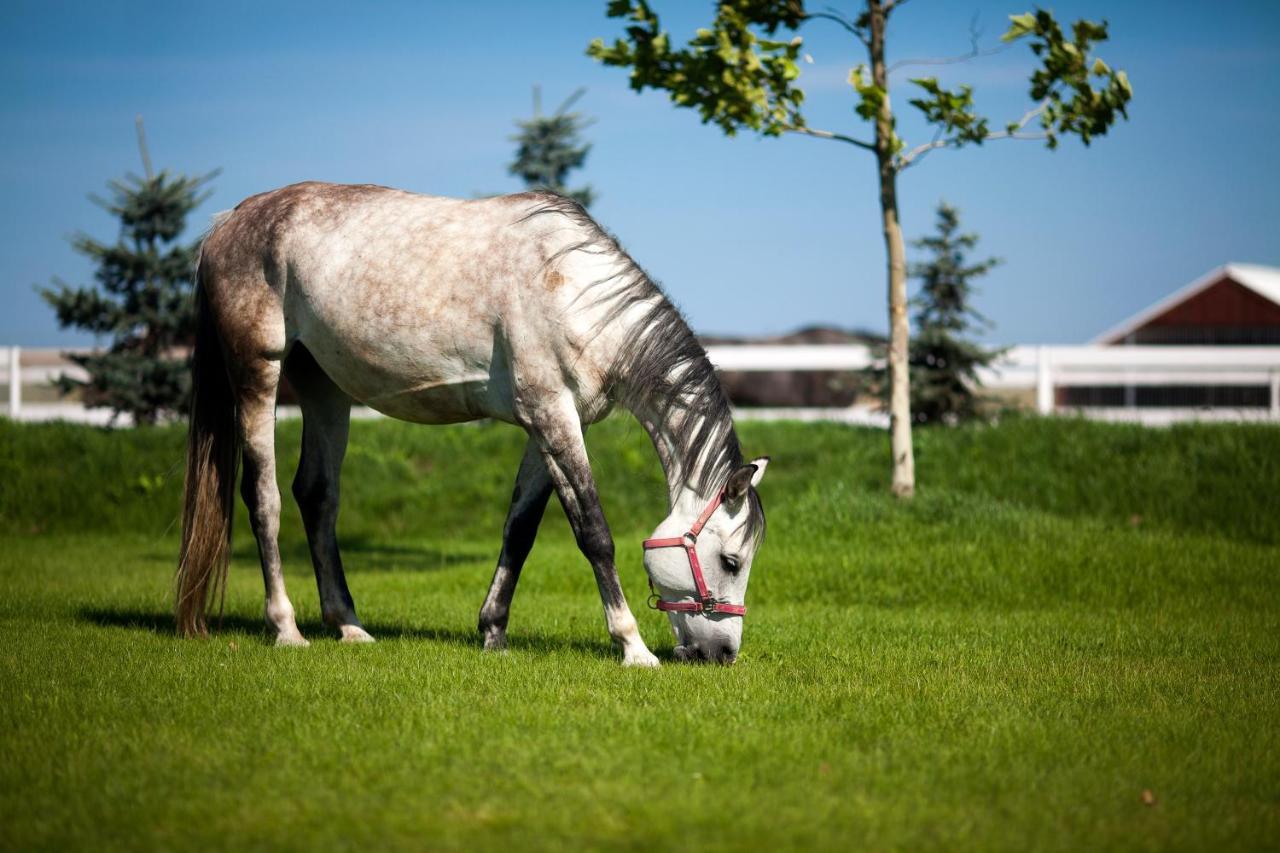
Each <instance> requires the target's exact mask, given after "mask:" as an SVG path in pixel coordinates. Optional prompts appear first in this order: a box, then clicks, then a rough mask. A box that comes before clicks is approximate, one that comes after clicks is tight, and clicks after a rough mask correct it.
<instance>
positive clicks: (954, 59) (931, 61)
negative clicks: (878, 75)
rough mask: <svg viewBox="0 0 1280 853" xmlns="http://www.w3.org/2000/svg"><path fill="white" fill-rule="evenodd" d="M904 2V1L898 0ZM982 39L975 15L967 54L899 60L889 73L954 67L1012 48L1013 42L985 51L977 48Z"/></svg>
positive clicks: (972, 20) (970, 28)
mask: <svg viewBox="0 0 1280 853" xmlns="http://www.w3.org/2000/svg"><path fill="white" fill-rule="evenodd" d="M900 2H905V0H900ZM981 37H982V30H980V29H978V17H977V15H975V16H974V17H973V18H971V19H970V20H969V52H968V53H962V54H960V55H958V56H943V57H930V58H927V59H900V60H898V61H897V62H895V63H893V64H892V65H890V66H889V72H888V73H890V74H892V73H893V72H895V71H897V70H898V69H899V68H906V67H908V66H911V65H955V64H956V63H959V62H969V61H970V60H973V59H977V58H978V57H980V56H991V55H993V54H996V53H1000V52H1002V51H1005V50H1008V49H1009V48H1011V47H1013V42H1007V43H1005V44H1001V45H997V46H995V47H992V48H988V49H986V50H982V49H981V48H980V47H978V40H979V39H980V38H981Z"/></svg>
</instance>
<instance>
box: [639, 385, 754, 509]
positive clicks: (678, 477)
mask: <svg viewBox="0 0 1280 853" xmlns="http://www.w3.org/2000/svg"><path fill="white" fill-rule="evenodd" d="M632 413H633V414H634V415H635V416H636V419H637V420H639V421H640V423H641V425H643V426H644V428H645V431H646V432H648V433H649V438H650V439H651V440H652V441H653V447H654V449H655V450H656V451H657V453H658V459H659V461H661V463H662V469H663V472H664V473H665V474H666V479H667V496H668V508H669V510H676V509H681V510H685V511H687V512H689V513H692V514H693V515H697V514H698V513H700V512H701V511H702V509H703V508H704V507H705V506H706V504H707V502H708V501H710V500H711V498H712V497H713V496H714V494H715V491H716V489H718V488H719V487H720V486H721V485H723V484H722V483H719V482H711V483H710V485H709V487H708V486H707V485H705V483H706V480H707V478H706V477H704V476H703V475H704V473H706V468H707V466H714V465H716V464H717V463H718V460H716V459H713V458H712V455H713V454H712V452H711V451H712V448H711V447H705V448H695V447H690V446H689V443H688V442H689V437H690V436H691V435H695V434H697V433H698V432H699V430H698V429H697V425H698V423H697V422H698V421H700V420H701V419H702V418H704V417H706V416H705V415H701V414H698V413H695V412H691V411H690V410H689V409H688V408H686V407H683V406H680V405H675V406H665V405H661V404H660V403H656V402H654V401H643V402H642V403H640V404H639V405H636V406H634V407H633V409H632ZM716 429H717V431H719V430H726V431H732V430H733V422H732V420H729V419H728V418H725V419H724V420H723V422H721V423H719V424H717V425H716ZM681 460H693V461H692V463H691V464H689V465H687V466H686V465H682V464H681ZM686 469H687V470H686Z"/></svg>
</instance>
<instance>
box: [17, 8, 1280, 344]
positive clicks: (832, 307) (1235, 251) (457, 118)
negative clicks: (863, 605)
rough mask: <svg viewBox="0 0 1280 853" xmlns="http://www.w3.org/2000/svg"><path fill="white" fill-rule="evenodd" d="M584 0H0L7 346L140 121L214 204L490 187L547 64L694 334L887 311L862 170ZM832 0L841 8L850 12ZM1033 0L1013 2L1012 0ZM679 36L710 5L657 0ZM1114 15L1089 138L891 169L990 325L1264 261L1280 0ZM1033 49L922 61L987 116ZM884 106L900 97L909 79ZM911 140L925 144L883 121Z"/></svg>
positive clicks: (200, 215) (1021, 92)
mask: <svg viewBox="0 0 1280 853" xmlns="http://www.w3.org/2000/svg"><path fill="white" fill-rule="evenodd" d="M604 5H605V4H604V0H564V2H556V1H554V0H540V2H537V3H527V2H500V0H490V2H485V3H470V2H466V3H464V2H457V3H442V2H440V3H425V2H424V3H380V2H368V3H359V4H357V3H328V2H321V0H307V2H284V0H276V1H275V2H265V3H264V2H236V0H224V2H221V3H217V4H211V3H200V4H195V3H178V2H172V0H171V2H155V3H149V2H148V3H143V2H117V3H110V4H107V3H69V2H67V3H63V2H50V0H44V2H34V3H25V2H13V0H6V2H5V3H4V4H3V7H2V8H0V117H2V124H3V127H4V130H5V132H4V133H3V134H0V211H3V226H4V227H3V229H0V344H7V343H18V344H22V345H25V346H38V345H70V344H74V343H85V342H87V341H88V339H86V338H84V337H83V336H80V335H77V334H75V333H73V332H69V331H59V330H58V329H57V326H56V323H55V321H54V319H53V316H52V313H51V312H50V310H49V309H48V308H47V307H46V306H45V305H44V304H43V303H42V302H41V301H40V299H39V298H38V296H36V294H35V291H34V287H35V285H37V284H42V283H45V282H47V281H48V280H49V278H50V277H51V276H55V275H56V276H60V277H62V278H64V279H66V280H68V281H72V282H83V281H87V280H88V279H89V275H90V273H91V269H90V267H89V265H88V264H87V262H86V261H84V260H83V259H81V258H79V257H78V256H77V255H75V254H74V253H73V252H72V251H71V250H70V248H69V246H68V245H67V240H66V238H67V237H68V236H69V235H71V234H73V233H75V232H77V231H78V230H84V231H87V232H88V233H90V234H92V235H95V236H97V237H100V238H103V239H110V238H111V237H112V236H113V235H114V233H115V228H114V226H113V223H112V221H111V220H110V218H109V217H108V216H107V214H105V213H104V212H103V211H101V210H100V209H99V208H97V207H95V206H94V205H93V204H92V203H90V202H89V201H88V200H87V199H86V195H87V194H88V193H90V192H100V191H101V190H102V187H103V184H104V182H105V181H106V180H108V179H110V178H113V177H117V176H119V175H120V174H122V173H123V172H124V171H126V170H134V171H137V170H138V169H139V161H138V154H137V150H136V146H135V142H134V136H133V117H134V115H135V114H138V113H141V114H142V115H143V116H144V117H145V119H146V123H147V130H148V137H149V141H150V147H151V153H152V158H153V159H154V161H155V162H156V164H157V166H165V167H168V168H170V169H174V170H179V171H186V172H191V173H199V172H205V171H208V170H211V169H214V168H218V167H220V168H221V169H222V170H223V171H222V174H221V176H220V177H219V178H218V179H217V181H216V183H215V184H214V189H215V190H216V192H215V194H214V196H213V198H212V199H211V200H210V201H209V202H208V203H206V205H205V206H204V207H203V208H201V209H200V210H199V211H197V213H196V215H195V217H194V219H193V220H192V225H193V228H192V234H193V235H194V234H195V233H196V232H197V231H198V230H199V229H202V228H203V227H204V225H205V224H206V223H207V221H208V217H209V215H210V214H212V213H213V212H215V211H217V210H222V209H225V208H229V207H232V206H234V205H235V204H236V202H238V201H239V200H240V199H241V198H243V197H245V196H247V195H250V194H252V193H255V192H259V191H261V190H264V189H268V188H271V187H276V186H280V185H283V184H287V183H291V182H294V181H298V180H305V179H321V180H330V181H346V182H372V183H381V184H388V185H392V186H398V187H403V188H406V189H411V190H415V191H419V192H426V193H435V194H442V195H460V196H470V195H473V194H476V193H492V192H503V191H512V190H516V189H518V188H519V186H518V183H517V181H516V179H514V178H511V177H509V176H508V175H507V174H506V164H507V163H508V162H509V161H510V159H511V154H512V144H511V142H510V138H509V137H510V135H511V133H512V132H513V124H512V123H513V120H514V119H515V118H517V117H520V116H524V115H526V114H528V112H529V110H530V87H531V85H532V84H534V83H540V84H541V85H542V87H543V89H544V92H545V100H546V101H547V102H548V103H551V104H554V103H556V102H558V100H559V99H560V98H562V97H564V96H566V95H568V94H569V93H570V92H572V91H573V90H574V89H575V88H576V87H578V86H586V87H587V89H588V92H587V94H586V96H585V97H584V98H583V99H582V100H581V102H580V107H581V109H582V110H583V111H584V112H586V113H588V114H590V115H591V116H593V117H594V118H595V119H596V124H595V125H594V126H592V127H591V129H590V130H589V131H588V136H589V138H590V140H591V141H592V142H593V144H594V146H595V147H594V149H593V151H592V154H591V156H590V159H589V160H588V163H587V169H586V170H585V172H584V173H582V177H581V179H580V180H586V181H590V182H591V183H592V184H593V185H594V186H595V188H596V190H597V191H598V193H599V201H598V202H597V204H596V205H595V207H594V208H593V213H594V214H595V215H596V217H597V218H598V219H600V220H601V221H602V222H603V223H604V224H605V225H606V226H607V227H609V228H610V229H611V230H613V231H614V232H615V233H616V234H617V235H618V236H619V237H620V238H621V240H622V241H623V243H624V245H626V246H627V248H628V249H629V250H630V252H631V253H632V254H633V255H634V256H635V257H636V259H637V260H638V261H639V262H640V263H641V264H642V265H644V266H645V267H646V268H647V269H648V270H649V271H650V273H651V274H652V275H653V276H654V277H655V278H656V279H658V280H659V281H660V282H662V284H663V285H664V287H665V288H666V289H667V291H668V293H669V294H671V296H672V297H673V299H674V300H675V301H676V302H677V303H679V304H680V305H681V307H683V308H684V310H685V311H686V313H687V314H688V315H689V317H690V319H691V321H692V323H693V325H694V326H695V328H697V329H699V330H701V331H707V332H721V333H768V332H783V331H787V330H790V329H793V328H795V327H798V326H801V325H805V324H810V323H834V324H839V325H844V326H855V327H865V328H872V329H883V328H884V327H885V325H886V324H885V320H884V315H885V298H884V274H883V266H884V254H883V248H882V244H881V240H880V234H879V224H878V222H879V219H878V216H879V214H878V208H877V202H876V190H875V176H874V166H873V161H872V159H871V158H870V156H869V155H867V154H866V153H864V152H861V151H858V150H855V149H852V148H850V147H848V146H844V145H840V144H836V143H830V142H824V141H818V140H812V139H805V138H786V139H781V140H778V139H764V140H761V139H756V138H753V137H748V136H740V137H736V138H733V139H729V138H725V137H724V136H722V135H721V134H720V133H719V132H718V131H717V130H715V129H713V128H712V127H709V126H703V125H701V124H700V123H699V122H698V120H697V116H696V115H695V114H693V113H692V112H690V111H687V110H676V109H674V108H673V107H672V106H671V105H670V104H669V103H668V102H667V100H666V98H665V96H663V95H662V94H660V93H654V92H648V93H646V94H644V95H636V94H634V93H633V92H631V91H630V90H629V89H628V88H627V85H626V76H625V73H624V72H622V71H620V70H618V69H606V68H602V67H600V66H598V65H597V64H596V63H594V62H593V61H591V60H590V59H588V58H587V57H586V56H585V55H584V53H583V51H584V48H585V46H586V45H587V43H588V42H589V41H590V40H591V38H592V37H594V36H606V37H612V36H613V35H614V34H616V33H617V32H619V31H620V27H619V26H618V24H617V23H616V22H613V21H610V20H608V19H607V18H606V17H605V16H604ZM836 5H841V6H850V5H851V4H850V3H848V2H845V3H838V2H837V3H836ZM1027 5H1028V6H1029V4H1027ZM655 6H656V8H657V9H658V11H659V12H660V13H661V14H662V15H663V18H664V23H665V24H666V25H667V27H668V28H669V29H670V30H672V32H673V34H676V35H679V36H687V35H688V34H691V33H692V30H693V29H694V28H695V27H696V26H698V25H699V24H700V23H701V22H704V21H705V20H707V19H709V16H710V9H711V3H710V2H696V3H695V2H688V1H687V0H657V1H656V2H655ZM1052 8H1053V9H1054V11H1055V12H1056V13H1057V14H1058V16H1059V18H1061V19H1074V18H1077V17H1089V18H1095V19H1097V18H1106V19H1108V20H1109V21H1110V23H1111V27H1112V40H1111V42H1110V43H1108V44H1107V45H1104V46H1103V49H1102V51H1101V53H1102V55H1103V56H1104V57H1105V58H1106V59H1107V60H1108V61H1109V62H1111V64H1112V65H1114V66H1117V67H1121V68H1124V69H1126V70H1127V71H1128V73H1129V75H1130V78H1131V79H1132V81H1133V84H1134V89H1135V96H1134V101H1133V104H1132V108H1131V111H1130V116H1131V120H1130V121H1129V122H1128V123H1125V124H1122V125H1120V126H1119V127H1117V128H1116V129H1115V131H1114V132H1113V133H1112V134H1111V135H1110V136H1108V137H1106V138H1103V139H1100V140H1098V141H1097V142H1096V143H1095V144H1094V146H1093V147H1092V148H1090V149H1084V148H1083V147H1082V146H1080V145H1079V143H1077V142H1075V141H1068V142H1066V143H1065V144H1064V146H1063V147H1062V148H1061V149H1060V150H1059V151H1057V152H1049V151H1046V150H1045V149H1044V148H1043V147H1042V146H1041V145H1040V144H1038V143H1031V142H1004V143H998V144H997V143H993V144H990V145H988V146H985V147H983V148H981V149H968V150H964V151H960V152H951V151H944V152H938V153H935V154H932V155H930V156H929V157H928V158H926V160H925V161H924V162H923V163H922V164H921V165H920V166H918V167H916V168H913V169H911V170H909V171H908V172H907V173H906V174H905V175H904V176H903V178H902V180H901V185H900V193H901V197H902V198H901V206H902V217H903V222H904V226H905V229H906V231H907V234H908V235H918V234H920V233H922V232H924V231H926V230H927V229H929V228H930V226H931V224H932V208H933V206H934V205H935V204H936V203H937V201H938V200H939V199H941V198H945V199H946V200H948V201H950V202H951V203H953V204H955V205H957V206H958V207H960V208H961V210H962V213H963V215H964V219H965V222H966V224H967V225H968V227H970V228H972V229H973V230H976V231H978V232H980V233H981V235H982V238H983V243H982V247H981V248H983V249H984V250H985V251H986V252H988V253H990V254H993V255H998V256H1000V257H1002V258H1004V259H1005V264H1004V265H1003V266H1001V267H1000V268H998V269H997V270H996V271H995V272H993V273H992V274H991V275H990V276H989V277H988V279H987V280H986V281H985V282H984V283H983V286H982V290H981V293H980V295H979V297H978V307H979V308H980V309H982V310H983V311H984V312H985V313H986V314H987V315H988V316H990V317H991V318H992V319H993V320H994V321H995V323H996V328H995V329H994V331H992V332H991V333H990V335H989V337H990V338H991V339H992V340H995V341H1001V342H1008V343H1041V342H1053V343H1065V342H1078V341H1084V340H1087V339H1088V338H1090V337H1092V336H1093V335H1094V334H1096V333H1098V332H1100V331H1102V330H1104V329H1106V328H1107V327H1109V326H1111V325H1113V324H1114V323H1116V322H1117V321H1119V320H1120V319H1122V318H1123V317H1125V316H1127V315H1128V314H1130V313H1132V312H1133V311H1136V310H1137V309H1139V308H1142V307H1144V306H1145V305H1147V304H1149V303H1150V302H1152V301H1154V300H1155V299H1157V298H1158V297H1160V296H1162V295H1164V294H1165V293H1167V292H1169V291H1171V290H1173V289H1174V288H1176V287H1178V286H1180V285H1182V284H1184V283H1186V282H1188V281H1190V280H1192V279H1194V278H1196V277H1197V276H1199V275H1201V274H1202V273H1204V272H1206V271H1207V270H1209V269H1210V268H1212V267H1214V266H1216V265H1218V264H1221V263H1224V262H1226V261H1245V262H1253V263H1263V264H1273V265H1277V266H1280V164H1278V162H1277V155H1276V153H1275V152H1276V150H1277V145H1278V143H1277V140H1278V139H1280V109H1277V107H1280V95H1277V93H1278V92H1280V3H1275V2H1243V0H1238V1H1237V2H1230V3H1223V4H1205V3H1199V2H1169V3H1161V4H1153V3H1149V2H1135V0H1112V2H1102V0H1084V1H1083V2H1059V3H1055V4H1052ZM1019 11H1024V8H1023V4H1021V3H1019V2H1017V0H1006V1H1005V2H986V0H969V2H965V1H964V0H911V2H909V3H908V4H907V5H905V6H904V7H903V8H902V9H901V10H900V11H899V12H898V13H897V14H896V16H895V18H894V20H893V22H892V26H891V31H890V42H889V43H890V54H891V59H895V58H896V59H902V58H910V57H920V56H939V55H949V54H955V53H960V52H963V51H964V50H965V49H966V48H967V46H968V35H967V33H968V28H969V21H970V19H971V18H973V17H974V16H975V15H976V16H977V20H978V22H979V25H980V26H981V27H982V28H983V29H984V30H985V36H984V42H986V43H992V44H993V43H995V42H996V40H997V38H998V36H999V34H1000V33H1001V32H1002V31H1003V29H1004V22H1005V19H1006V16H1007V15H1008V14H1009V13H1010V12H1019ZM802 35H804V37H805V41H806V45H807V50H808V52H809V53H810V54H811V55H812V56H813V59H814V63H813V64H812V65H809V66H806V68H805V75H804V76H803V77H802V83H803V84H804V85H805V86H806V88H807V91H808V93H809V107H810V109H809V110H808V113H809V120H810V123H811V124H812V125H814V126H817V127H825V128H829V129H833V130H842V131H846V132H852V133H853V134H854V135H861V136H866V135H867V131H866V129H865V128H864V127H863V126H861V125H860V123H859V121H858V119H857V117H856V116H854V115H853V113H852V111H851V106H852V103H853V102H852V99H851V98H850V96H849V93H848V90H847V87H846V86H845V84H844V79H845V75H846V73H847V70H848V68H849V67H850V66H851V65H852V64H854V63H855V62H857V61H859V60H860V59H861V57H860V54H859V50H860V45H858V44H856V43H851V42H850V41H849V39H848V37H847V36H846V35H845V34H844V33H843V32H842V31H840V30H839V29H838V28H836V27H834V26H833V25H829V24H824V23H823V22H820V21H819V22H814V23H812V24H809V25H807V26H806V27H805V28H804V29H803V30H802ZM1030 68H1031V57H1030V54H1029V52H1028V51H1027V50H1026V48H1025V47H1018V48H1015V49H1013V50H1009V51H1006V52H1004V53H1000V54H998V55H995V56H992V57H987V58H985V59H982V60H978V61H975V62H973V63H970V64H964V65H955V66H948V67H944V68H938V69H934V70H923V73H938V76H940V77H941V78H943V79H944V80H945V81H950V82H952V83H957V82H970V83H972V84H973V85H974V87H975V89H976V93H977V99H978V104H979V106H980V107H981V108H982V109H983V110H985V111H986V112H987V113H988V114H990V115H991V116H992V117H993V118H996V119H1000V120H1004V119H1005V118H1007V117H1016V116H1017V115H1020V114H1021V113H1022V111H1023V110H1024V109H1025V108H1026V106H1027V102H1026V100H1025V99H1026V94H1025V90H1026V76H1027V74H1028V72H1029V70H1030ZM921 71H922V70H920V69H914V70H913V69H909V70H908V71H906V72H904V73H900V74H898V75H897V76H896V77H895V79H894V83H895V85H897V86H898V87H899V88H898V89H897V90H896V91H897V97H896V103H897V105H898V107H899V110H900V112H903V113H906V112H907V110H908V109H909V108H907V107H906V106H905V101H906V89H905V87H904V86H903V84H905V80H906V77H907V76H910V75H911V74H918V73H921ZM902 131H903V134H904V135H905V136H906V137H907V138H908V141H911V140H920V139H922V138H923V136H924V134H923V132H922V130H921V128H920V127H919V125H918V124H916V123H914V122H912V121H911V120H910V119H909V118H907V117H905V116H904V120H903V122H902Z"/></svg>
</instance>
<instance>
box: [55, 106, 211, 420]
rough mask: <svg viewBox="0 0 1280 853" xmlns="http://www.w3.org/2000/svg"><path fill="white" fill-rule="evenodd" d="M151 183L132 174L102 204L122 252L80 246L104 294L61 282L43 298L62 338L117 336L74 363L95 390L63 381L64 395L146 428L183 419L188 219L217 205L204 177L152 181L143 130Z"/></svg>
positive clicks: (190, 315) (91, 243) (83, 239)
mask: <svg viewBox="0 0 1280 853" xmlns="http://www.w3.org/2000/svg"><path fill="white" fill-rule="evenodd" d="M139 145H140V147H141V149H142V159H143V165H144V167H145V171H146V176H145V177H139V176H138V175H135V174H132V173H129V174H127V175H126V176H125V178H124V179H123V180H113V181H110V182H108V184H107V186H108V188H109V190H110V197H109V198H108V199H102V198H99V197H97V196H93V195H91V196H90V197H89V198H90V200H92V201H93V202H94V203H96V204H98V205H100V206H101V207H103V208H105V209H106V210H108V211H109V212H110V213H111V214H112V215H113V216H116V217H118V218H119V220H120V233H119V235H118V236H117V237H116V240H115V242H114V243H103V242H100V241H98V240H95V239H93V238H92V237H90V236H88V235H87V234H84V233H81V234H78V235H76V236H75V237H73V238H72V240H71V244H72V246H73V247H74V248H75V250H76V251H77V252H79V253H81V254H82V255H85V256H87V257H89V258H92V259H93V261H94V263H95V264H96V265H97V271H96V272H95V273H94V278H95V279H96V282H97V283H96V285H91V286H87V287H73V286H70V285H68V284H66V283H64V282H62V281H60V280H58V279H54V281H53V286H52V287H48V288H43V289H42V290H41V295H42V296H43V297H44V299H45V301H46V302H48V303H49V304H50V305H51V306H53V309H54V311H56V312H57V315H58V323H59V325H60V326H61V327H62V328H67V327H68V326H74V327H76V328H79V329H85V330H88V331H90V332H93V333H94V334H95V335H109V336H110V337H111V343H110V345H109V346H108V347H107V348H106V349H105V350H102V351H100V352H95V353H91V354H87V355H78V354H77V355H70V356H69V357H70V358H71V360H72V361H74V362H76V363H77V364H79V365H81V366H82V367H83V368H84V369H85V370H86V371H88V373H89V379H88V381H85V382H82V381H79V380H75V379H68V378H65V377H64V378H62V379H60V380H59V386H60V388H61V390H62V392H63V393H70V392H72V391H75V390H80V391H81V392H82V393H83V397H84V401H85V404H86V405H89V406H95V407H101V408H111V409H113V410H114V411H115V412H116V414H117V415H118V414H122V413H127V414H129V415H132V416H133V418H134V422H135V423H137V424H153V423H155V422H156V421H157V420H159V419H160V418H161V417H163V416H165V415H169V414H174V413H177V412H181V411H184V410H185V409H186V405H187V396H188V393H189V391H190V368H189V356H188V355H187V353H188V351H189V348H190V346H191V344H192V342H193V341H194V337H195V315H194V310H193V309H194V306H193V304H192V295H191V281H192V273H193V270H194V263H195V253H196V249H197V245H198V244H197V243H180V242H178V238H179V237H180V236H181V234H182V232H183V229H184V228H185V226H186V219H187V214H189V213H190V212H191V211H192V210H193V209H195V207H196V206H197V205H199V204H200V203H201V202H203V201H204V200H205V199H206V198H207V197H208V192H201V188H202V187H203V186H204V185H205V184H206V183H207V182H208V181H209V180H211V179H212V178H213V177H214V175H215V174H216V173H210V174H208V175H203V176H200V177H188V176H186V175H181V174H170V173H169V172H168V171H167V170H161V171H160V172H159V173H158V174H153V173H152V171H151V164H150V160H149V158H148V156H147V151H146V147H145V144H143V139H142V128H141V124H139Z"/></svg>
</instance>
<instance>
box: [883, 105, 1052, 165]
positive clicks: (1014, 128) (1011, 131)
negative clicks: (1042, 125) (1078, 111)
mask: <svg viewBox="0 0 1280 853" xmlns="http://www.w3.org/2000/svg"><path fill="white" fill-rule="evenodd" d="M1048 105H1049V101H1048V100H1044V101H1041V102H1040V103H1038V104H1036V105H1035V106H1034V107H1032V108H1031V109H1029V110H1027V111H1026V112H1025V113H1023V115H1022V118H1020V119H1018V120H1017V121H1016V122H1015V123H1014V124H1013V125H1011V126H1010V127H1008V128H1006V129H1005V130H997V131H995V132H994V133H988V134H987V135H986V136H984V137H982V141H983V142H988V141H990V140H992V139H1046V138H1048V134H1047V133H1022V132H1021V131H1022V129H1023V128H1024V127H1026V126H1027V125H1028V124H1030V123H1031V120H1032V119H1033V118H1035V117H1036V116H1038V115H1040V113H1042V112H1044V109H1045V107H1047V106H1048ZM939 134H941V131H939ZM957 143H958V140H957V139H956V138H955V137H954V136H949V137H947V138H946V139H942V138H940V136H934V138H933V141H932V142H926V143H924V144H923V145H917V146H916V147H915V148H912V149H911V150H910V151H908V152H907V153H906V154H903V155H901V156H900V157H898V160H897V169H898V171H899V172H901V171H902V170H904V169H906V168H907V167H908V166H912V165H914V164H915V163H918V162H920V160H922V159H923V158H924V156H925V155H926V154H928V153H929V152H930V151H934V150H936V149H938V148H947V147H950V146H953V145H956V144H957Z"/></svg>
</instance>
